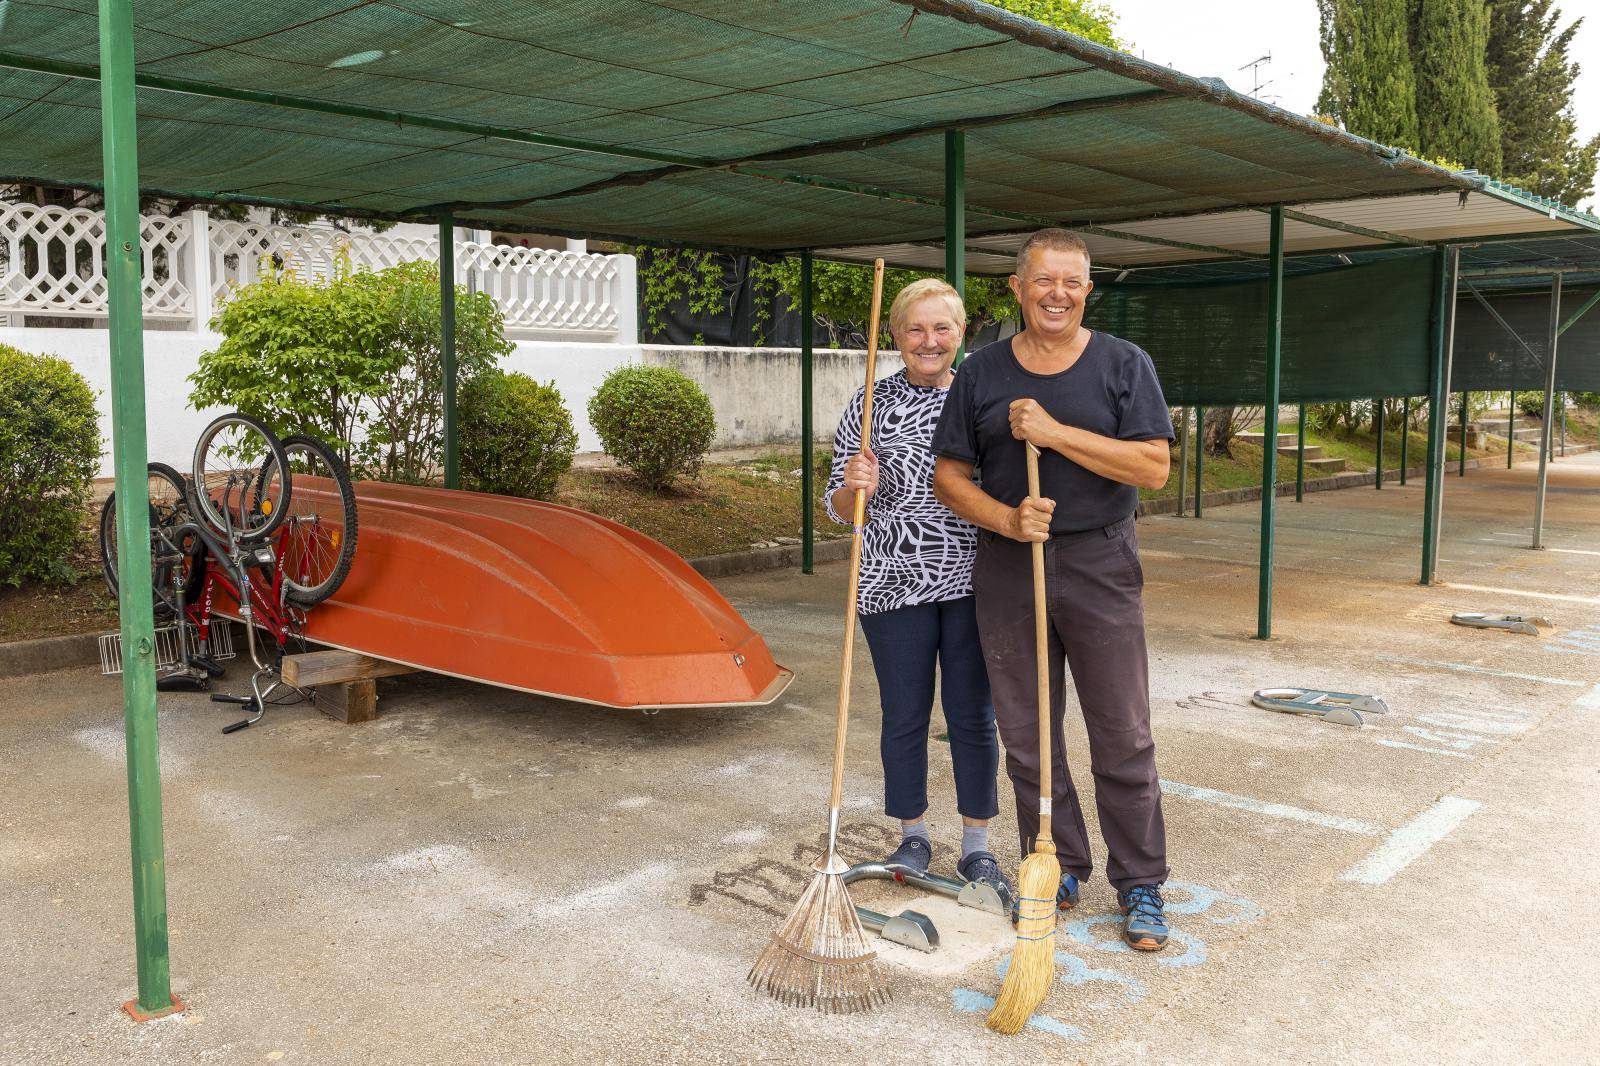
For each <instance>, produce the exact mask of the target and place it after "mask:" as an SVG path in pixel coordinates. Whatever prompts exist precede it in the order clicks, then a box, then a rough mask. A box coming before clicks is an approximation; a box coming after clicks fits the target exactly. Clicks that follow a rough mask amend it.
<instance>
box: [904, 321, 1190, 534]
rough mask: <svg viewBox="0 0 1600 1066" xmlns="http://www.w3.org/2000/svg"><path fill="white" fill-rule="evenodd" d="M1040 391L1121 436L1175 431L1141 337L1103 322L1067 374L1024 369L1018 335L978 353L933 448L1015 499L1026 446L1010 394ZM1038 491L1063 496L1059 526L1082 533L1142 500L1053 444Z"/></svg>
mask: <svg viewBox="0 0 1600 1066" xmlns="http://www.w3.org/2000/svg"><path fill="white" fill-rule="evenodd" d="M1021 399H1033V400H1037V401H1038V402H1039V405H1040V406H1041V407H1043V408H1044V409H1045V411H1046V412H1047V413H1048V414H1049V415H1050V417H1051V418H1054V419H1055V420H1056V421H1057V422H1060V423H1062V424H1063V425H1068V426H1076V427H1078V428H1079V429H1086V430H1088V431H1090V432H1091V433H1098V434H1100V435H1101V436H1104V437H1114V438H1116V439H1118V440H1156V439H1165V440H1168V441H1170V440H1172V439H1173V433H1172V415H1171V412H1170V411H1168V409H1167V401H1166V397H1164V396H1162V395H1161V382H1160V381H1158V380H1157V378H1156V368H1155V364H1154V363H1152V362H1151V361H1150V356H1149V355H1147V354H1145V351H1144V349H1142V348H1140V347H1139V346H1138V345H1136V344H1130V343H1128V342H1127V341H1125V340H1122V339H1120V338H1117V337H1113V336H1111V335H1110V334H1108V333H1101V332H1099V331H1095V332H1094V333H1093V335H1092V336H1091V337H1090V338H1089V343H1088V345H1087V346H1086V347H1085V348H1084V350H1083V354H1082V355H1080V356H1079V357H1078V361H1077V362H1075V363H1073V364H1072V365H1071V366H1070V367H1068V368H1067V369H1065V370H1063V371H1061V372H1060V373H1059V374H1033V373H1030V372H1029V371H1027V370H1024V369H1023V367H1022V364H1021V363H1019V362H1017V357H1016V355H1015V354H1014V353H1013V352H1012V350H1011V340H1010V338H1007V339H1006V340H1001V341H995V342H994V343H993V344H986V345H984V346H983V347H982V348H979V349H978V350H977V351H975V352H973V353H972V354H971V355H969V356H968V357H967V359H966V361H965V362H964V363H962V364H961V367H960V369H959V370H957V371H956V376H955V382H954V383H953V384H952V385H951V386H950V395H949V397H948V398H947V399H946V400H945V404H944V413H943V414H942V415H941V416H940V418H939V425H938V427H937V428H936V429H935V430H934V431H933V443H932V445H931V447H932V449H933V451H934V453H935V454H937V455H944V456H949V457H950V458H952V459H959V460H961V461H962V462H967V463H972V464H974V465H975V466H976V467H977V468H978V484H979V485H980V486H981V487H982V488H983V491H985V492H987V493H988V494H989V495H990V496H993V497H994V498H995V499H997V500H999V501H1000V502H1001V503H1003V504H1005V505H1006V506H1008V507H1015V506H1016V505H1017V504H1019V503H1021V502H1022V500H1023V498H1024V497H1026V496H1027V495H1028V467H1027V460H1026V458H1025V456H1024V451H1023V449H1024V447H1025V445H1024V444H1023V443H1022V441H1020V440H1017V439H1016V438H1015V437H1013V436H1012V435H1011V421H1010V414H1011V402H1012V401H1013V400H1021ZM1039 491H1040V492H1042V493H1043V494H1044V496H1045V498H1047V499H1051V500H1054V501H1056V509H1055V514H1054V515H1053V516H1052V518H1051V520H1050V532H1052V533H1076V532H1079V531H1081V530H1086V529H1099V528H1100V527H1102V526H1109V525H1111V524H1112V523H1113V522H1119V521H1121V520H1122V519H1124V518H1127V517H1128V516H1129V515H1131V514H1133V513H1134V511H1136V510H1137V509H1138V507H1139V490H1138V489H1137V488H1135V487H1134V486H1132V485H1124V484H1122V483H1121V482H1117V481H1112V480H1111V479H1110V478H1105V477H1101V476H1100V475H1099V474H1096V473H1094V472H1093V471H1090V470H1086V469H1085V468H1083V467H1081V466H1079V465H1078V464H1077V463H1074V462H1073V461H1072V460H1070V459H1068V458H1066V457H1065V456H1063V455H1062V454H1061V453H1059V452H1056V451H1052V450H1050V449H1045V451H1044V452H1043V454H1042V455H1040V457H1039Z"/></svg>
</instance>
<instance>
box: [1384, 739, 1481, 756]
mask: <svg viewBox="0 0 1600 1066" xmlns="http://www.w3.org/2000/svg"><path fill="white" fill-rule="evenodd" d="M1378 743H1379V744H1382V745H1383V746H1384V747H1386V748H1410V749H1411V750H1412V751H1425V752H1427V753H1428V754H1429V755H1448V756H1450V757H1451V758H1452V759H1470V758H1472V756H1470V755H1468V754H1467V753H1466V752H1464V751H1447V750H1446V749H1444V748H1425V747H1423V746H1422V745H1421V744H1407V743H1406V742H1405V741H1403V740H1379V741H1378Z"/></svg>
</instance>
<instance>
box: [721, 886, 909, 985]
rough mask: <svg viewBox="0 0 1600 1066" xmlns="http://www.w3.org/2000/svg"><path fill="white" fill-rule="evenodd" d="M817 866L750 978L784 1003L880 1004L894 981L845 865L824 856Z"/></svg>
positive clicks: (757, 961) (751, 972)
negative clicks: (859, 910) (873, 943)
mask: <svg viewBox="0 0 1600 1066" xmlns="http://www.w3.org/2000/svg"><path fill="white" fill-rule="evenodd" d="M814 869H815V870H816V871H817V872H816V876H814V877H813V878H812V879H811V884H809V885H807V886H806V890H805V891H804V892H803V893H801V895H800V900H799V902H797V903H796V904H795V905H794V910H793V911H791V912H790V913H789V917H788V919H787V920H785V921H784V923H783V925H781V926H779V927H778V930H777V931H776V932H775V933H773V934H772V941H771V942H770V943H769V944H768V945H767V947H766V950H765V951H763V952H762V953H761V957H760V958H758V959H757V960H756V964H755V965H754V966H752V967H751V968H750V983H751V984H753V985H755V986H756V988H758V989H760V990H761V991H763V992H765V993H767V994H768V995H769V996H771V997H772V998H773V999H775V1000H777V1001H778V1002H780V1003H784V1004H787V1005H789V1006H792V1007H816V1008H817V1009H818V1010H821V1011H824V1012H826V1013H828V1014H850V1013H852V1012H854V1011H862V1010H870V1009H871V1008H873V1007H877V1006H880V1005H882V1004H883V1003H885V1002H886V1001H887V1000H888V998H889V982H888V980H887V979H886V977H885V975H884V973H883V964H882V963H881V962H879V961H878V954H877V952H875V951H873V950H872V949H871V948H869V947H868V946H867V937H866V933H865V932H863V931H862V928H861V919H860V918H858V917H856V908H855V905H854V904H852V903H851V902H850V891H849V889H848V888H847V887H846V886H845V883H844V877H843V874H844V871H845V869H846V867H845V865H844V863H843V862H841V861H840V860H839V859H838V858H834V859H833V860H832V861H831V862H830V861H829V860H828V859H827V858H824V859H822V860H821V861H820V862H818V864H817V865H816V867H814Z"/></svg>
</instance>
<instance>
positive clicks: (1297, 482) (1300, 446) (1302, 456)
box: [1294, 402, 1306, 503]
mask: <svg viewBox="0 0 1600 1066" xmlns="http://www.w3.org/2000/svg"><path fill="white" fill-rule="evenodd" d="M1296 421H1297V426H1296V429H1295V456H1294V502H1295V503H1304V502H1305V499H1306V405H1305V404H1304V403H1303V402H1302V403H1301V404H1300V417H1299V418H1298V419H1297V420H1296Z"/></svg>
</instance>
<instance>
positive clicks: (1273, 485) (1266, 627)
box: [1256, 207, 1283, 640]
mask: <svg viewBox="0 0 1600 1066" xmlns="http://www.w3.org/2000/svg"><path fill="white" fill-rule="evenodd" d="M1271 228H1272V237H1271V241H1270V248H1271V252H1270V254H1271V271H1272V273H1271V280H1270V282H1269V285H1268V290H1267V393H1266V396H1265V397H1263V402H1264V403H1265V404H1266V415H1267V424H1266V426H1265V427H1263V429H1262V434H1261V444H1262V448H1261V573H1260V586H1259V588H1258V589H1257V594H1256V639H1257V640H1271V639H1272V549H1273V540H1274V537H1275V533H1276V531H1275V530H1274V529H1273V520H1274V517H1275V515H1276V511H1277V502H1278V398H1279V394H1278V385H1279V382H1278V378H1279V370H1280V364H1281V362H1282V360H1283V208H1282V207H1274V208H1273V209H1272V223H1271Z"/></svg>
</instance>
